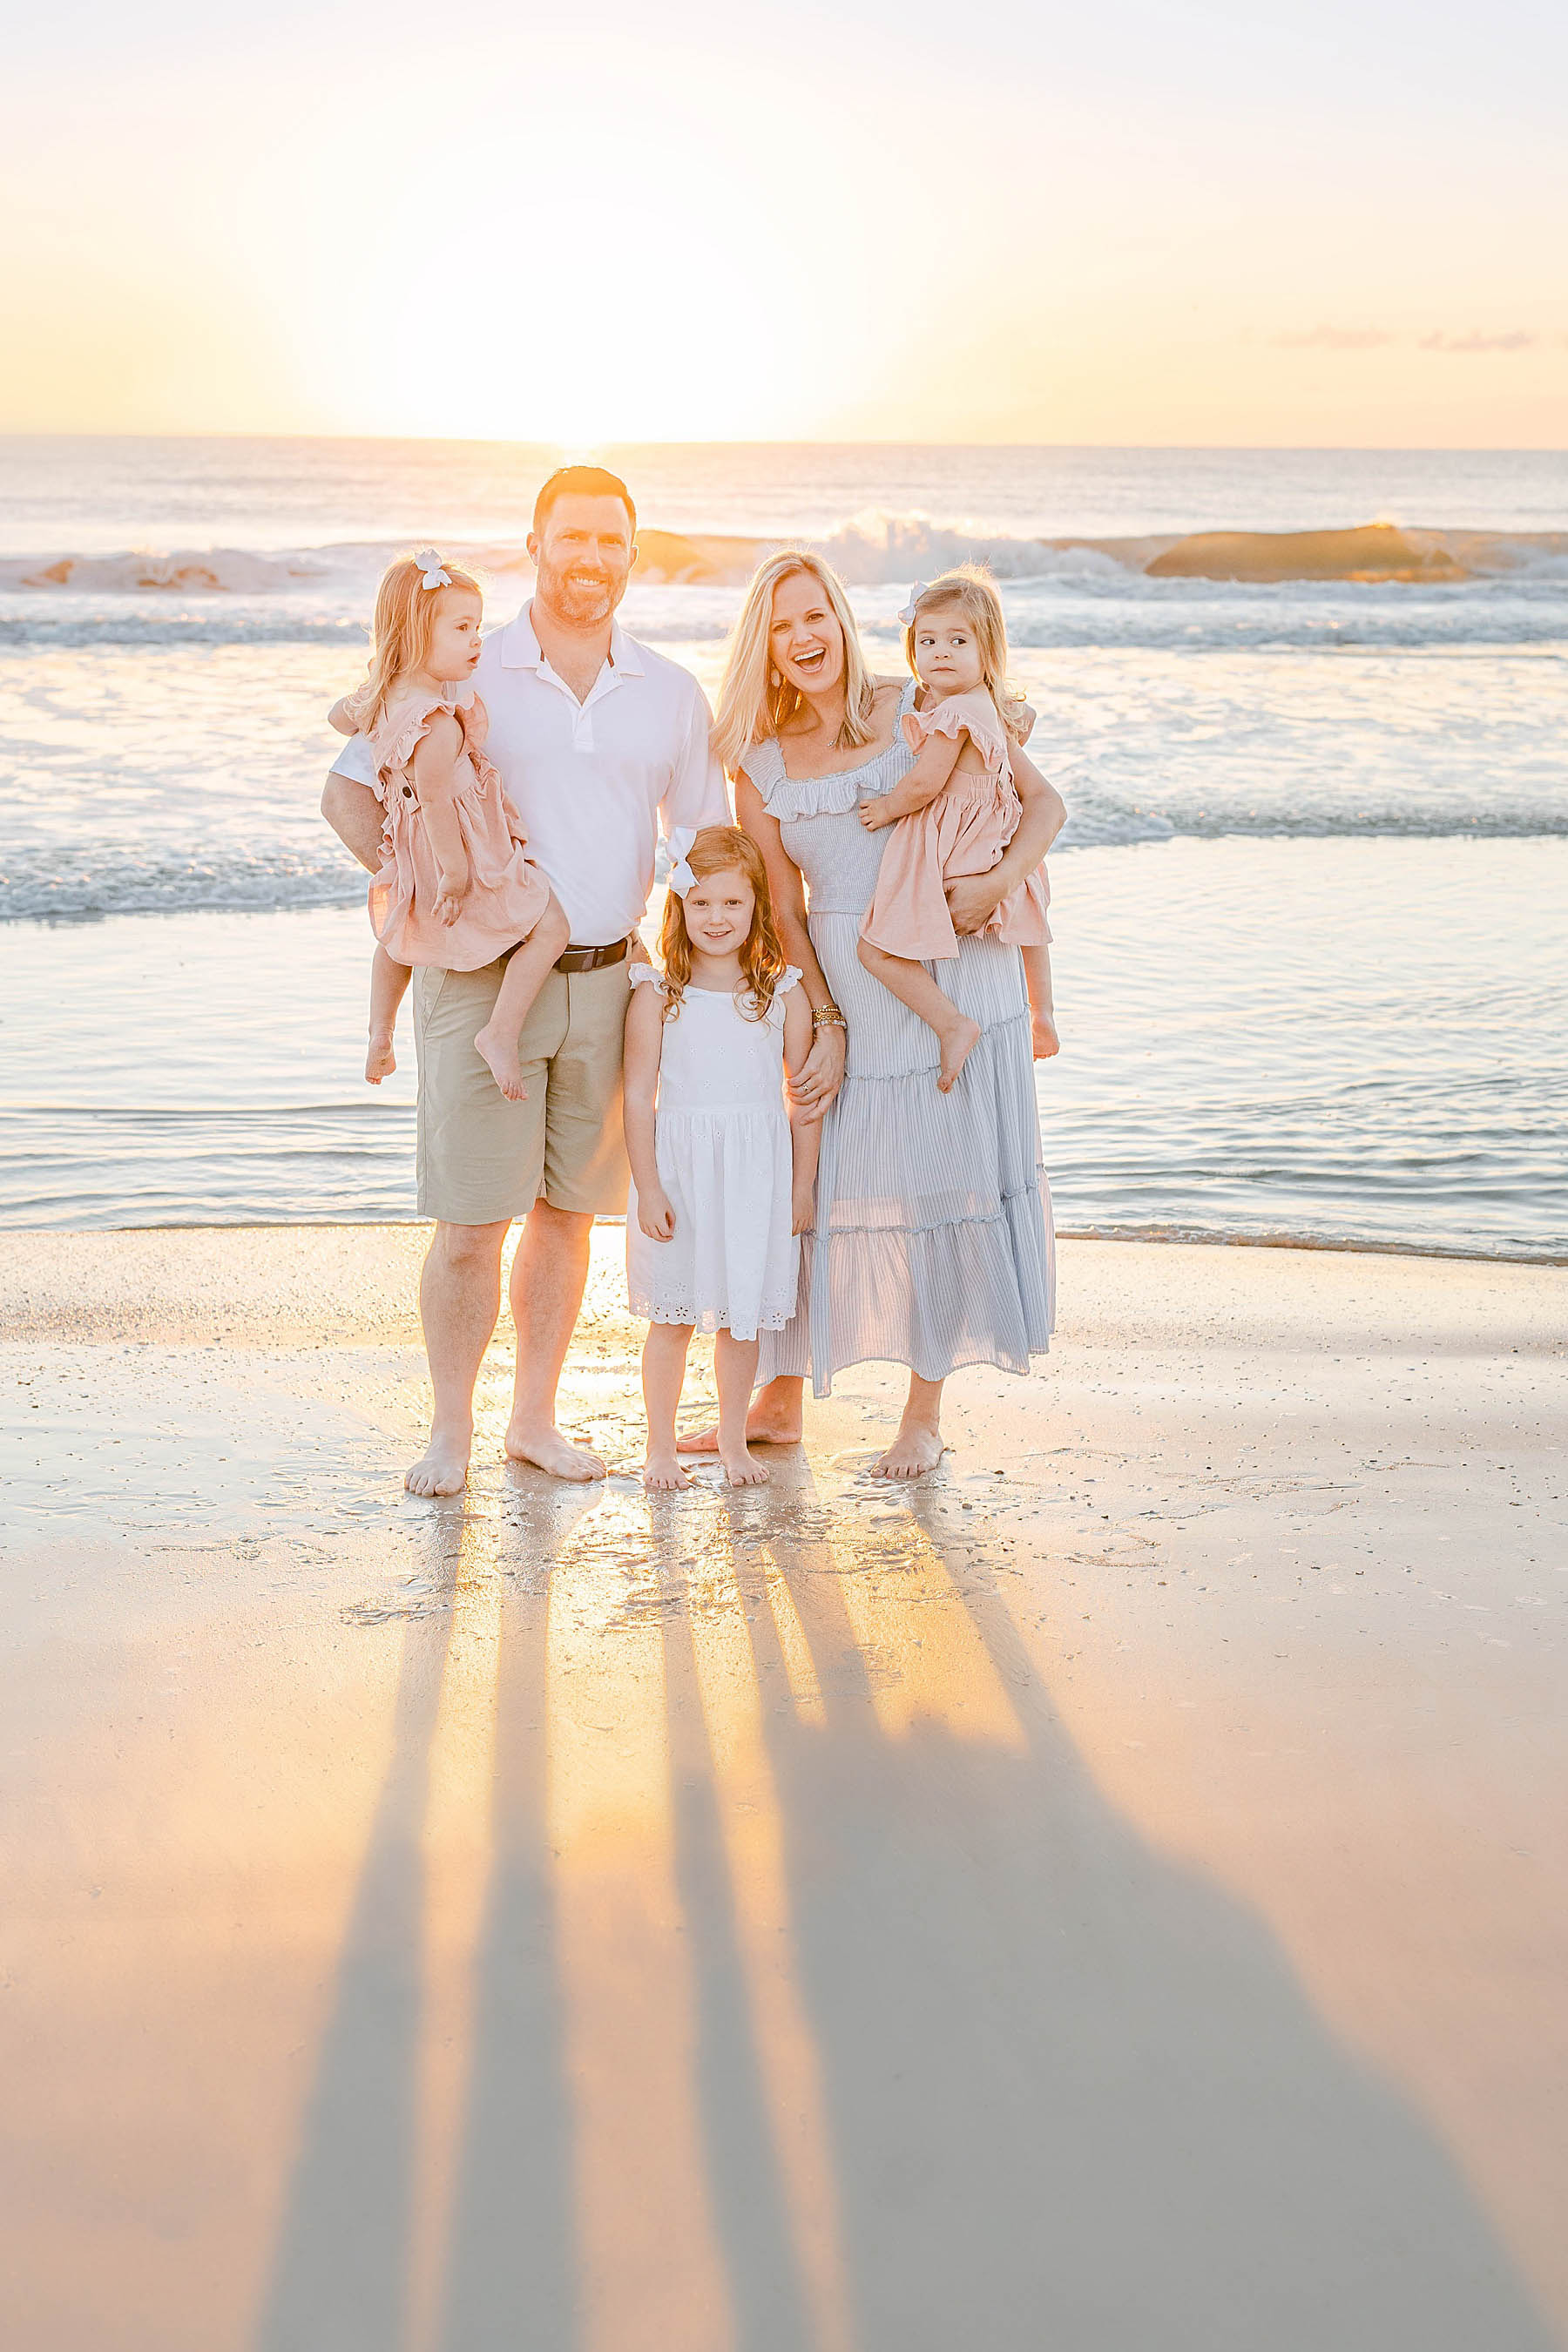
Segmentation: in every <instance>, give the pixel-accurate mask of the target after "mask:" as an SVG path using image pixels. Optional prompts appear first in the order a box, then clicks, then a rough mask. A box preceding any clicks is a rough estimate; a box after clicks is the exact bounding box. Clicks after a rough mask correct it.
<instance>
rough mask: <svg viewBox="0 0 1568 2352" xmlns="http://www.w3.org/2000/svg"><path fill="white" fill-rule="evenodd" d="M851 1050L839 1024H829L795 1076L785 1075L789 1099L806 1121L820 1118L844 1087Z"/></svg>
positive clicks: (815, 1040) (815, 1038) (814, 1042)
mask: <svg viewBox="0 0 1568 2352" xmlns="http://www.w3.org/2000/svg"><path fill="white" fill-rule="evenodd" d="M847 1051H848V1040H847V1036H846V1034H845V1032H844V1031H843V1030H842V1029H841V1028H840V1027H839V1025H838V1024H837V1022H836V1021H835V1022H831V1023H829V1022H825V1023H824V1024H823V1025H822V1027H821V1028H820V1029H819V1030H817V1032H816V1036H815V1037H814V1039H813V1041H812V1047H811V1051H810V1053H809V1054H808V1055H806V1057H805V1061H804V1062H803V1063H802V1064H801V1066H800V1068H799V1069H798V1070H797V1071H795V1072H794V1073H793V1074H792V1073H791V1072H789V1071H786V1072H785V1073H784V1085H785V1088H786V1090H787V1092H788V1095H789V1098H790V1100H791V1102H792V1103H794V1104H795V1107H796V1108H797V1109H798V1110H799V1112H800V1115H801V1117H802V1118H810V1119H816V1118H821V1117H822V1114H823V1112H824V1111H825V1110H826V1108H827V1106H828V1104H829V1103H830V1102H831V1101H832V1100H833V1097H834V1096H835V1095H836V1094H837V1092H838V1089H839V1087H841V1086H842V1085H843V1084H844V1057H845V1055H846V1054H847Z"/></svg>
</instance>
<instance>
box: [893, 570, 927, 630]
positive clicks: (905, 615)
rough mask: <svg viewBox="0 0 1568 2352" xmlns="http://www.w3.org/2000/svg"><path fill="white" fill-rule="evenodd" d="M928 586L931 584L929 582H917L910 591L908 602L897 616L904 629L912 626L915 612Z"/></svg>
mask: <svg viewBox="0 0 1568 2352" xmlns="http://www.w3.org/2000/svg"><path fill="white" fill-rule="evenodd" d="M930 585H931V583H930V581H929V580H917V581H916V582H915V584H914V586H913V587H912V588H911V589H910V601H909V603H908V604H906V605H905V606H904V609H903V611H902V612H901V613H900V614H899V618H900V621H902V623H903V625H904V626H905V628H906V629H909V628H912V627H913V626H914V618H915V613H916V610H917V608H918V607H919V604H920V601H921V597H922V596H923V595H924V594H925V593H926V590H927V589H928V588H929V587H930Z"/></svg>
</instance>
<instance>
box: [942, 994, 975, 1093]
mask: <svg viewBox="0 0 1568 2352" xmlns="http://www.w3.org/2000/svg"><path fill="white" fill-rule="evenodd" d="M937 1034H938V1036H939V1038H940V1040H941V1044H942V1067H941V1069H940V1070H939V1071H938V1072H937V1074H936V1083H937V1091H938V1093H939V1094H944V1095H945V1094H951V1093H952V1089H953V1087H955V1086H956V1085H957V1083H958V1074H959V1072H960V1070H962V1069H963V1066H964V1064H965V1062H967V1061H968V1059H969V1056H970V1055H971V1054H972V1053H973V1050H974V1048H975V1046H976V1045H979V1043H980V1024H979V1022H978V1021H972V1020H971V1019H970V1018H969V1015H968V1014H967V1013H955V1014H954V1016H953V1022H952V1027H951V1028H949V1029H942V1030H939V1031H938V1033H937Z"/></svg>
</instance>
